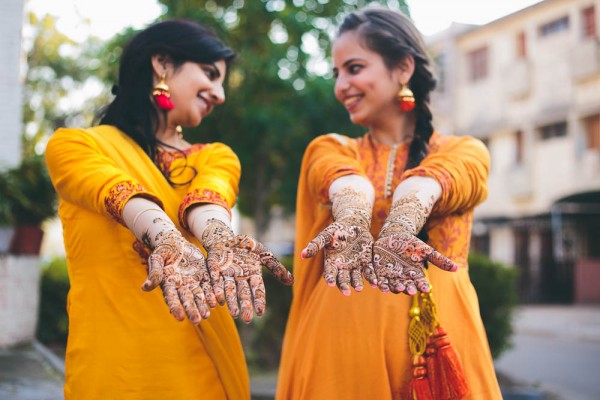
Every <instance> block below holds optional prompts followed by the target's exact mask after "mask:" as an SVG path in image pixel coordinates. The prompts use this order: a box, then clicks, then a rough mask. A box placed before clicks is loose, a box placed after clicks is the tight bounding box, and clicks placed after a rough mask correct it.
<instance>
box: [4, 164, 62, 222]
mask: <svg viewBox="0 0 600 400" xmlns="http://www.w3.org/2000/svg"><path fill="white" fill-rule="evenodd" d="M0 187H2V193H3V196H2V197H3V203H4V202H5V203H6V204H4V205H2V206H0V207H7V208H8V209H10V214H11V218H10V219H11V220H12V222H15V223H16V224H23V225H40V224H41V223H42V222H43V221H44V220H46V219H47V218H50V217H52V216H53V215H54V214H55V213H56V204H57V195H56V192H55V190H54V187H53V186H52V181H51V180H50V176H49V175H48V170H47V169H46V163H45V162H44V158H43V157H42V156H36V155H34V156H30V157H28V158H25V159H23V160H22V161H21V164H20V165H19V166H17V167H15V168H12V169H9V170H8V171H6V172H3V173H2V174H1V177H0Z"/></svg>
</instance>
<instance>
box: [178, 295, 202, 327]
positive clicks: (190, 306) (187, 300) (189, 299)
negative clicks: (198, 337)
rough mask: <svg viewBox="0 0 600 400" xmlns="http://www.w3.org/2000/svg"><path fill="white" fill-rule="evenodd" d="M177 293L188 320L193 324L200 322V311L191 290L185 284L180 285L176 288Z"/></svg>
mask: <svg viewBox="0 0 600 400" xmlns="http://www.w3.org/2000/svg"><path fill="white" fill-rule="evenodd" d="M177 294H178V295H179V300H180V301H181V304H182V305H183V309H184V310H185V313H186V315H187V316H188V318H189V320H190V322H191V323H192V324H194V325H198V324H199V323H200V311H199V310H198V306H197V305H196V302H195V301H194V295H193V294H192V291H191V290H190V289H189V288H187V287H186V286H182V287H180V288H178V289H177Z"/></svg>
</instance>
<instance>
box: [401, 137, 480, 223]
mask: <svg viewBox="0 0 600 400" xmlns="http://www.w3.org/2000/svg"><path fill="white" fill-rule="evenodd" d="M448 139H449V140H447V141H445V143H442V144H441V145H440V146H439V148H438V149H437V150H435V151H433V152H432V153H430V154H429V155H428V156H427V157H425V159H423V161H421V164H420V165H419V166H418V167H415V168H413V169H410V170H408V171H406V173H405V174H404V176H403V179H406V178H409V177H411V176H428V177H431V178H434V179H435V180H437V181H438V182H439V183H440V185H441V186H442V195H441V197H440V199H439V200H438V201H437V203H436V204H435V206H434V209H433V211H432V215H445V214H452V213H460V212H463V211H466V210H469V209H472V208H474V207H475V206H476V205H478V204H479V203H481V202H483V201H484V200H485V199H486V198H487V194H488V187H487V177H488V173H489V168H490V156H489V153H488V151H487V148H486V147H485V145H484V144H483V143H482V142H481V141H480V140H478V139H475V138H473V137H470V136H461V137H452V138H448Z"/></svg>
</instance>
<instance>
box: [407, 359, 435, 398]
mask: <svg viewBox="0 0 600 400" xmlns="http://www.w3.org/2000/svg"><path fill="white" fill-rule="evenodd" d="M426 363H427V361H425V357H423V356H413V360H412V378H411V380H410V383H409V387H408V388H409V390H410V398H411V399H412V400H434V397H433V395H432V394H431V388H430V382H429V379H427V368H426V367H425V365H426Z"/></svg>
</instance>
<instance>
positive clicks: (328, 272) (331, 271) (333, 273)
mask: <svg viewBox="0 0 600 400" xmlns="http://www.w3.org/2000/svg"><path fill="white" fill-rule="evenodd" d="M337 274H338V269H337V266H336V265H335V264H334V263H333V262H331V260H329V259H328V258H327V257H326V258H325V265H323V278H325V282H327V284H328V285H329V286H335V282H336V280H337Z"/></svg>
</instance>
